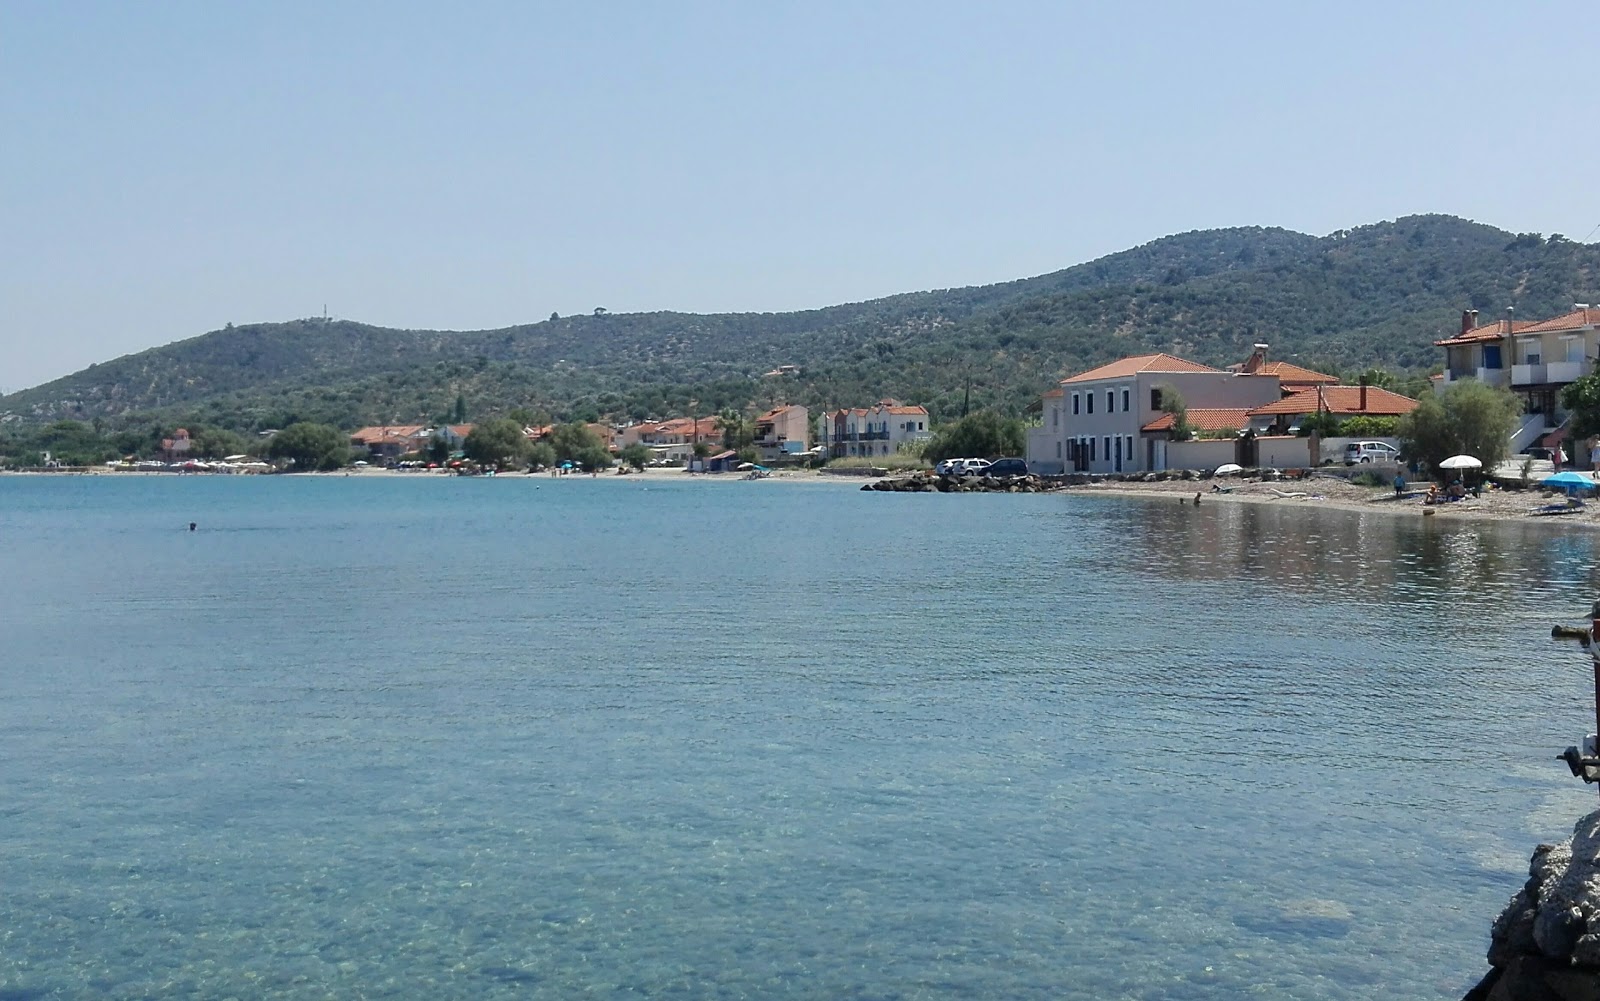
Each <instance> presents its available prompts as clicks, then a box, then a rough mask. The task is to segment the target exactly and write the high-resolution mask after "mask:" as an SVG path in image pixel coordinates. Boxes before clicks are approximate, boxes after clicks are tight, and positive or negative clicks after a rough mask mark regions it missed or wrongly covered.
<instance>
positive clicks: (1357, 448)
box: [1344, 441, 1400, 466]
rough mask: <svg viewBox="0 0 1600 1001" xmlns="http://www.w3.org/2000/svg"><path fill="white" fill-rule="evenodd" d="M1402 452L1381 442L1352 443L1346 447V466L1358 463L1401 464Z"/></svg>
mask: <svg viewBox="0 0 1600 1001" xmlns="http://www.w3.org/2000/svg"><path fill="white" fill-rule="evenodd" d="M1399 461H1400V450H1399V449H1398V448H1395V447H1394V446H1393V445H1390V444H1386V443H1385V442H1381V441H1352V442H1351V443H1349V444H1348V445H1346V446H1345V447H1344V464H1345V465H1347V466H1353V465H1355V464H1356V463H1358V462H1399Z"/></svg>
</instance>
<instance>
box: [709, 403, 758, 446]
mask: <svg viewBox="0 0 1600 1001" xmlns="http://www.w3.org/2000/svg"><path fill="white" fill-rule="evenodd" d="M717 430H719V431H721V432H722V447H723V448H732V449H740V448H746V447H748V446H749V445H751V444H754V442H755V440H756V426H755V422H753V421H751V420H750V418H748V417H746V416H745V415H744V414H742V413H740V412H739V411H738V410H735V409H734V408H733V407H726V408H724V409H723V411H722V413H720V414H718V415H717Z"/></svg>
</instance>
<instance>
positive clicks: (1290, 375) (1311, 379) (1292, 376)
mask: <svg viewBox="0 0 1600 1001" xmlns="http://www.w3.org/2000/svg"><path fill="white" fill-rule="evenodd" d="M1254 374H1256V375H1275V376H1277V377H1278V383H1279V385H1282V386H1315V385H1318V384H1319V383H1320V384H1322V385H1327V386H1333V385H1337V384H1338V382H1339V377H1338V376H1335V375H1328V374H1326V373H1323V372H1314V371H1312V370H1311V369H1309V368H1301V367H1300V366H1299V365H1295V364H1292V363H1290V362H1286V361H1269V362H1267V363H1266V364H1265V365H1263V366H1261V367H1260V368H1258V369H1256V371H1255V373H1254Z"/></svg>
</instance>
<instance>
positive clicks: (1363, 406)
mask: <svg viewBox="0 0 1600 1001" xmlns="http://www.w3.org/2000/svg"><path fill="white" fill-rule="evenodd" d="M1367 382H1368V379H1367V377H1366V376H1364V375H1363V376H1362V377H1361V412H1362V413H1366V412H1367Z"/></svg>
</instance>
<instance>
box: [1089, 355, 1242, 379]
mask: <svg viewBox="0 0 1600 1001" xmlns="http://www.w3.org/2000/svg"><path fill="white" fill-rule="evenodd" d="M1140 372H1215V373H1217V374H1218V375H1222V374H1223V372H1222V370H1221V369H1217V368H1212V367H1211V366H1210V365H1202V364H1200V363H1199V362H1197V361H1189V360H1188V359H1187V358H1179V357H1177V356H1176V355H1169V354H1153V355H1134V356H1132V357H1131V358H1123V359H1121V360H1119V361H1114V362H1111V363H1110V364H1109V365H1101V366H1100V367H1099V368H1091V369H1090V370H1089V371H1087V372H1082V373H1080V374H1078V375H1075V376H1073V377H1072V378H1070V379H1063V380H1061V381H1062V382H1063V383H1067V382H1096V381H1098V380H1100V379H1126V378H1127V377H1128V376H1130V375H1138V374H1139V373H1140Z"/></svg>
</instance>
